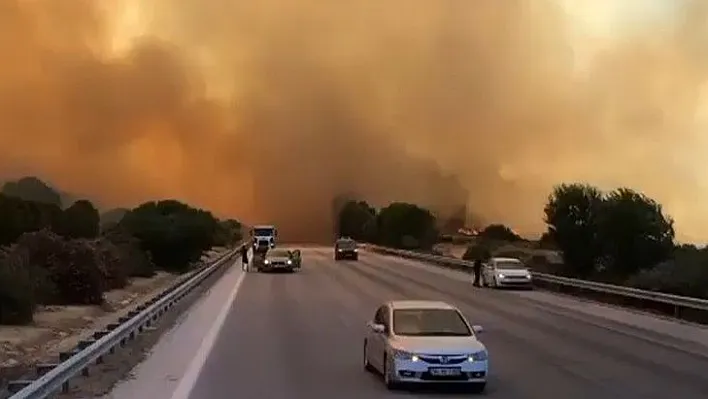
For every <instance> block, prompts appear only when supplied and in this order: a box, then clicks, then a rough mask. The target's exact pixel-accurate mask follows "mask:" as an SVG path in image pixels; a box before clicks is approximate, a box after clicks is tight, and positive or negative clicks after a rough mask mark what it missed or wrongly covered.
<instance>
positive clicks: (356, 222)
mask: <svg viewBox="0 0 708 399" xmlns="http://www.w3.org/2000/svg"><path fill="white" fill-rule="evenodd" d="M375 219H376V209H374V208H373V207H371V206H370V205H369V204H368V203H366V202H365V201H348V202H346V203H345V204H344V205H343V206H342V207H341V209H340V211H339V215H338V220H337V236H338V237H351V238H353V239H355V240H357V241H369V240H370V239H371V236H372V233H374V232H372V231H371V229H372V227H373V228H375V224H376V223H375Z"/></svg>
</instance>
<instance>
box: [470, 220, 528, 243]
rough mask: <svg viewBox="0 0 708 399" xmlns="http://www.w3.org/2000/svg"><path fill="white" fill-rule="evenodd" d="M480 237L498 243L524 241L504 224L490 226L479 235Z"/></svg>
mask: <svg viewBox="0 0 708 399" xmlns="http://www.w3.org/2000/svg"><path fill="white" fill-rule="evenodd" d="M479 236H480V237H482V238H485V239H489V240H498V241H511V242H513V241H521V240H523V239H522V238H521V237H520V236H519V235H518V234H516V233H514V230H512V229H511V228H509V227H508V226H505V225H503V224H490V225H489V226H487V227H485V228H484V229H483V230H482V231H481V232H480V233H479Z"/></svg>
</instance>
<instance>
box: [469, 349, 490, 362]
mask: <svg viewBox="0 0 708 399" xmlns="http://www.w3.org/2000/svg"><path fill="white" fill-rule="evenodd" d="M488 358H489V354H488V353H487V351H486V350H481V351H479V352H475V353H471V354H470V355H469V356H468V357H467V360H468V361H470V362H483V361H485V360H487V359H488Z"/></svg>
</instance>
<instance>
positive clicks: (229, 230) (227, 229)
mask: <svg viewBox="0 0 708 399" xmlns="http://www.w3.org/2000/svg"><path fill="white" fill-rule="evenodd" d="M241 228H242V226H241V222H239V221H238V220H235V219H226V220H221V221H219V229H218V233H217V235H216V236H217V237H216V239H215V242H216V245H217V246H222V247H227V246H231V245H234V244H236V243H238V242H239V241H241V240H242V239H243V233H242V231H241Z"/></svg>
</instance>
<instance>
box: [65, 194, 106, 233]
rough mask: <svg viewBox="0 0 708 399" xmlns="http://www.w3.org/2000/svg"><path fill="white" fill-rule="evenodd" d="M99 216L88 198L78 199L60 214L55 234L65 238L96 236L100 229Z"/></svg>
mask: <svg viewBox="0 0 708 399" xmlns="http://www.w3.org/2000/svg"><path fill="white" fill-rule="evenodd" d="M100 221H101V217H100V215H99V213H98V210H97V209H96V207H94V206H93V204H92V203H91V202H90V201H88V200H78V201H76V202H74V203H73V204H71V206H70V207H68V208H66V209H65V210H64V212H63V213H62V215H61V220H60V223H59V225H58V226H57V227H56V228H55V230H56V232H57V234H59V235H61V236H63V237H65V238H96V237H98V233H99V231H100Z"/></svg>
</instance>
